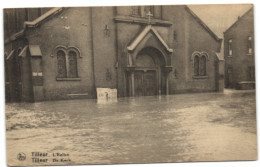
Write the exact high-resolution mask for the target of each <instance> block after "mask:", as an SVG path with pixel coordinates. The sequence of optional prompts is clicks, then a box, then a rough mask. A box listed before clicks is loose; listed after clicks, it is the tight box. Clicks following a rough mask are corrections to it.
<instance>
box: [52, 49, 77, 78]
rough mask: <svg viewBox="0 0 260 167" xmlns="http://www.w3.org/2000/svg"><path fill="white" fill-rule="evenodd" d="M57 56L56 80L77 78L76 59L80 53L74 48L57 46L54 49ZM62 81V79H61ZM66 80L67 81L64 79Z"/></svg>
mask: <svg viewBox="0 0 260 167" xmlns="http://www.w3.org/2000/svg"><path fill="white" fill-rule="evenodd" d="M55 51H56V52H55V53H56V56H57V70H58V74H57V78H58V79H60V80H62V78H76V79H77V78H78V63H77V57H78V56H79V57H80V52H79V51H78V49H77V48H75V47H69V48H66V47H63V46H59V47H57V48H56V49H55ZM63 80H64V79H63ZM66 80H67V79H66Z"/></svg>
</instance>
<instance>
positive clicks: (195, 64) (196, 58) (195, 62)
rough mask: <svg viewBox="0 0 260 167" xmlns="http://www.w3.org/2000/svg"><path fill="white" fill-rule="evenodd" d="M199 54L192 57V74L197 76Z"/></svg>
mask: <svg viewBox="0 0 260 167" xmlns="http://www.w3.org/2000/svg"><path fill="white" fill-rule="evenodd" d="M199 71H200V70H199V56H197V55H196V56H195V57H194V75H195V76H199Z"/></svg>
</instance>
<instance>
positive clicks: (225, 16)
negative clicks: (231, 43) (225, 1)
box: [189, 4, 252, 38]
mask: <svg viewBox="0 0 260 167" xmlns="http://www.w3.org/2000/svg"><path fill="white" fill-rule="evenodd" d="M251 7H252V5H248V4H243V5H189V8H190V9H191V10H192V11H193V12H194V13H196V14H197V15H198V16H199V17H200V19H201V20H202V21H203V22H204V23H206V24H207V26H208V27H209V28H210V29H211V30H212V31H213V32H215V34H216V35H217V36H219V37H221V38H222V37H223V32H224V31H225V30H226V29H227V28H229V27H230V26H231V25H232V24H233V23H234V22H235V21H236V20H237V18H238V16H242V15H243V14H244V13H245V12H246V11H248V10H249V9H250V8H251Z"/></svg>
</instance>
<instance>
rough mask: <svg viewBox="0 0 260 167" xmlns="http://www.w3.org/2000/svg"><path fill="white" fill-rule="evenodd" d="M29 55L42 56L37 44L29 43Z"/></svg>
mask: <svg viewBox="0 0 260 167" xmlns="http://www.w3.org/2000/svg"><path fill="white" fill-rule="evenodd" d="M29 50H30V54H31V56H42V52H41V48H40V46H39V45H29Z"/></svg>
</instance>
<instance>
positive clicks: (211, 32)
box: [185, 6, 222, 42]
mask: <svg viewBox="0 0 260 167" xmlns="http://www.w3.org/2000/svg"><path fill="white" fill-rule="evenodd" d="M185 9H186V10H187V11H188V12H189V13H190V14H191V15H192V16H193V17H194V19H195V20H196V21H197V22H198V23H199V24H200V25H201V26H202V27H203V28H204V29H205V30H206V31H208V33H209V34H210V35H211V36H212V37H213V38H214V39H215V40H216V41H218V42H219V41H221V40H222V39H221V38H219V37H218V36H217V35H216V34H215V33H214V32H213V31H212V30H211V29H210V28H209V27H208V26H207V25H206V24H205V23H204V22H203V21H202V20H201V19H200V18H199V16H197V15H196V14H195V13H194V12H193V11H192V10H191V9H190V8H189V7H188V6H185Z"/></svg>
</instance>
